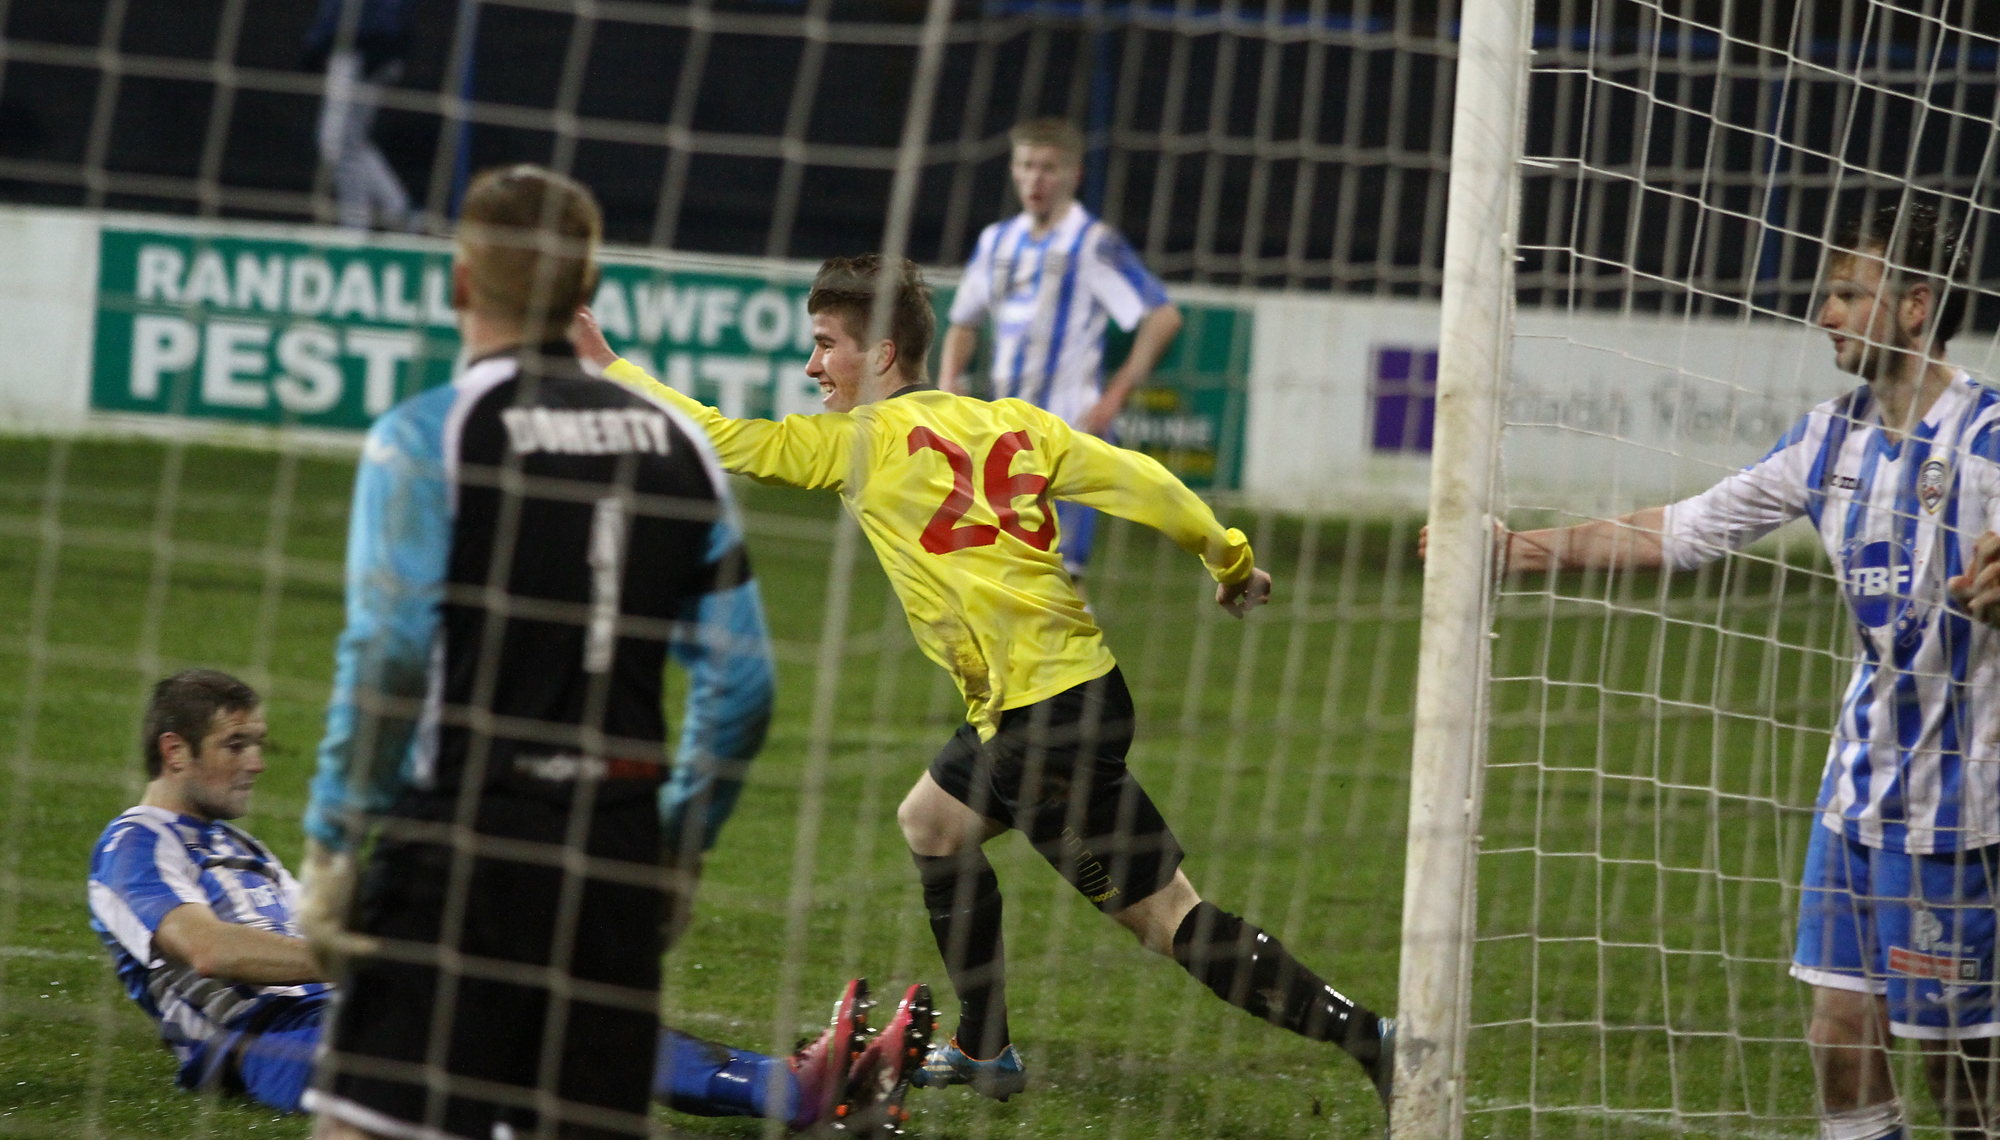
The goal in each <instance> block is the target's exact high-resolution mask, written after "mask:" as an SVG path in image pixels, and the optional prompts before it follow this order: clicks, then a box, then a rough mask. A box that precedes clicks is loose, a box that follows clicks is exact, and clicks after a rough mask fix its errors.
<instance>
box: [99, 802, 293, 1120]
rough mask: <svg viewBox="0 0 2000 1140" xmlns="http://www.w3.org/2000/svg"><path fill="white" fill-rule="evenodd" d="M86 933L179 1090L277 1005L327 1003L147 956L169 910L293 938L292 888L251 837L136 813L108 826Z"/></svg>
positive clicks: (223, 826) (157, 812) (148, 810)
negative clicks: (210, 1056)
mask: <svg viewBox="0 0 2000 1140" xmlns="http://www.w3.org/2000/svg"><path fill="white" fill-rule="evenodd" d="M89 892H90V928H91V929H92V930H95V931H96V932H97V936H98V938H100V939H102V940H103V942H104V948H105V949H106V950H109V951H110V952H111V960H112V964H113V965H114V966H115V967H116V968H117V970H118V980H119V981H121V982H123V983H124V984H125V993H126V995H127V996H129V997H130V998H131V999H132V1000H133V1001H135V1002H137V1003H139V1008H141V1009H143V1010H145V1011H146V1013H147V1014H148V1015H150V1016H151V1017H152V1018H153V1019H154V1020H155V1021H157V1022H159V1025H160V1039H161V1040H162V1041H164V1042H166V1043H167V1045H168V1046H169V1047H171V1048H172V1049H173V1051H174V1053H175V1055H176V1056H177V1057H179V1058H180V1062H181V1081H182V1083H183V1084H187V1085H190V1086H193V1085H195V1084H197V1083H198V1080H197V1070H199V1069H201V1068H202V1067H203V1065H202V1060H203V1056H204V1051H205V1048H206V1046H207V1045H208V1043H209V1042H210V1041H211V1040H213V1039H215V1038H217V1037H220V1036H223V1035H225V1034H228V1033H230V1032H231V1031H233V1030H236V1029H240V1028H242V1027H243V1026H245V1025H246V1024H247V1023H249V1022H250V1021H252V1020H253V1019H255V1018H256V1017H257V1016H258V1015H259V1014H261V1013H266V1012H270V1011H271V1007H272V1006H274V1005H278V1004H285V1005H291V1004H295V1003H300V1002H317V1001H321V1000H324V997H323V995H326V994H328V992H329V991H330V990H331V989H332V987H331V986H328V985H327V984H325V983H324V982H308V983H306V984H304V985H296V986H254V985H235V984H232V983H230V982H226V981H223V980H221V979H218V978H205V977H203V976H201V975H200V974H197V973H195V971H194V969H193V968H192V967H190V966H188V965H186V964H185V963H180V962H169V961H168V960H167V959H166V958H164V957H162V956H161V955H160V954H158V953H157V952H156V951H155V950H154V948H153V934H154V932H155V931H157V930H159V928H160V922H161V921H162V920H163V919H165V918H166V917H167V915H168V913H169V912H171V911H173V910H174V909H175V908H176V907H179V906H183V905H186V904H195V905H199V906H206V907H207V908H209V909H210V910H212V911H214V912H215V917H217V918H219V919H221V920H222V921H224V922H234V923H239V924H241V925H243V926H254V927H256V928H257V929H259V930H269V931H271V932H273V933H276V934H288V935H291V936H292V937H294V938H296V937H300V931H299V927H298V922H297V919H296V917H295V916H296V914H297V910H298V904H299V885H298V883H297V882H295V881H294V880H293V879H292V876H291V872H289V871H287V870H285V865H284V864H283V863H280V862H279V861H278V857H277V856H276V855H273V854H272V853H271V849H270V848H268V847H266V846H264V845H263V844H262V843H259V842H258V841H257V840H256V839H255V838H253V837H252V836H251V835H250V833H249V832H247V831H244V830H243V829H242V828H239V827H236V826H234V825H232V824H229V823H225V822H222V821H220V820H218V821H215V822H212V823H210V822H204V821H202V820H199V819H195V818H193V817H192V816H185V815H177V814H175V813H174V812H170V811H168V810H166V809H165V808H157V807H146V806H144V805H141V806H139V807H135V808H132V809H130V810H128V811H126V812H125V813H124V814H123V815H120V816H119V817H118V818H117V819H114V820H112V821H111V824H110V826H108V827H106V828H105V829H104V834H103V835H102V836H101V837H99V839H98V841H97V847H96V849H95V850H93V851H92V852H91V856H90V887H89Z"/></svg>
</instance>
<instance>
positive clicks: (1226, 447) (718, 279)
mask: <svg viewBox="0 0 2000 1140" xmlns="http://www.w3.org/2000/svg"><path fill="white" fill-rule="evenodd" d="M99 255H100V257H99V265H100V269H99V273H98V294H97V320H96V332H95V352H94V358H93V366H92V369H91V388H90V406H91V408H92V409H93V410H95V411H101V412H117V413H126V414H133V413H136V414H142V415H160V416H178V417H187V418H192V419H199V420H211V421H220V422H225V423H236V424H250V425H264V426H272V427H278V426H295V427H305V428H320V429H333V430H348V431H359V430H364V429H366V428H367V426H368V425H369V424H370V423H372V422H373V421H374V419H375V417H376V416H379V415H381V414H382V413H383V412H385V411H387V410H388V409H389V408H390V407H392V406H394V405H395V403H396V402H397V401H398V400H401V399H403V398H404V397H406V396H409V395H413V394H415V393H417V392H420V391H423V390H424V389H426V388H432V387H436V386H437V385H440V384H444V383H447V382H449V380H450V379H451V375H452V372H453V369H454V367H455V366H456V364H457V362H458V355H459V339H458V329H457V323H456V319H455V315H454V314H453V312H452V310H451V301H450V296H451V290H450V271H451V250H450V247H449V246H448V245H445V244H444V243H429V242H416V241H410V242H404V243H398V244H364V243H362V242H358V241H357V242H352V243H342V242H338V241H328V242H311V241H300V240H285V239H267V238H259V237H250V236H242V235H218V234H208V233H195V232H173V231H170V230H164V229H161V230H154V229H146V230H137V229H120V228H114V227H106V228H105V229H104V230H103V231H102V236H101V238H100V243H99ZM809 280H810V273H809V269H808V267H803V266H802V267H800V269H799V271H798V272H797V273H795V274H789V275H787V274H783V273H780V274H776V275H769V274H767V275H758V274H753V273H729V272H711V271H686V270H680V269H668V268H664V267H661V266H659V265H655V264H647V263H644V262H640V261H636V260H621V259H619V258H617V257H616V256H608V257H607V258H606V259H605V264H604V279H603V283H602V285H601V286H600V287H599V289H598V292H597V295H596V298H595V300H594V302H593V308H594V310H595V312H596V314H597V319H598V323H599V324H600V325H602V326H603V328H604V332H605V336H606V338H607V339H609V340H610V342H611V345H612V347H613V348H615V349H617V350H618V351H619V352H620V353H622V354H624V355H625V356H626V357H627V358H629V359H631V360H632V361H633V362H634V363H636V364H638V365H639V366H640V367H642V368H644V369H646V370H647V371H648V372H651V373H652V374H654V375H655V376H658V377H659V378H660V379H661V380H663V381H665V382H666V383H668V384H670V385H672V386H673V387H675V388H678V389H680V390H681V391H684V392H688V393H690V394H692V395H693V396H695V397H696V398H697V399H700V400H703V401H705V402H707V403H709V404H712V405H714V406H716V407H717V408H719V409H721V410H722V411H723V413H724V414H726V415H730V416H752V417H777V416H784V415H789V414H792V413H810V412H816V411H818V410H820V391H819V386H818V384H816V383H815V382H814V381H813V380H812V379H811V378H810V377H808V376H807V375H806V374H805V371H804V369H805V362H806V358H807V356H808V355H810V353H811V351H812V330H811V322H810V319H809V318H808V317H807V315H806V311H805V301H806V294H807V291H808V284H809ZM947 293H948V291H945V290H940V294H941V295H940V297H939V298H938V306H939V309H940V315H942V310H943V309H944V308H945V307H946V305H947V304H948V302H949V296H948V295H946V294H947ZM1184 309H1185V310H1186V312H1187V318H1188V320H1187V326H1186V329H1185V331H1183V332H1182V334H1181V336H1180V338H1179V340H1177V341H1176V342H1175V344H1174V346H1173V347H1172V348H1171V349H1170V350H1169V352H1168V354H1167V356H1166V358H1165V359H1164V360H1163V361H1162V363H1161V366H1160V368H1159V369H1158V370H1157V372H1156V374H1155V377H1154V380H1153V382H1152V383H1151V384H1149V385H1148V386H1147V387H1146V388H1145V389H1142V390H1141V391H1140V392H1139V393H1138V394H1137V395H1136V396H1135V397H1134V398H1133V400H1132V402H1131V404H1130V405H1129V406H1128V407H1127V409H1126V412H1125V415H1124V416H1122V417H1121V418H1120V420H1119V430H1120V433H1121V439H1120V442H1122V443H1124V444H1125V445H1126V446H1128V447H1135V448H1137V449H1138V450H1141V451H1144V452H1146V453H1148V454H1150V455H1153V456H1154V457H1155V458H1158V459H1159V460H1161V461H1162V462H1163V463H1165V464H1166V465H1167V466H1168V467H1169V468H1170V469H1172V470H1174V471H1175V472H1176V473H1177V474H1179V475H1181V476H1182V477H1183V478H1184V479H1186V480H1187V481H1188V483H1189V484H1190V485H1192V486H1197V487H1207V486H1216V487H1230V486H1234V485H1236V480H1237V475H1238V472H1239V471H1240V469H1241V464H1242V456H1241V452H1242V436H1243V404H1244V391H1245V387H1246V384H1245V377H1246V376H1247V374H1248V360H1249V343H1250V313H1249V311H1248V310H1247V309H1238V308H1232V307H1225V306H1202V305H1193V306H1184ZM1127 347H1129V340H1128V341H1127V342H1125V343H1124V344H1120V343H1116V342H1115V341H1114V343H1113V344H1112V345H1111V346H1110V354H1111V355H1110V363H1111V366H1114V367H1115V365H1116V361H1117V360H1118V359H1122V356H1123V352H1124V350H1125V348H1127Z"/></svg>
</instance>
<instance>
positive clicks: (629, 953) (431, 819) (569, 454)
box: [302, 166, 931, 1140]
mask: <svg viewBox="0 0 2000 1140" xmlns="http://www.w3.org/2000/svg"><path fill="white" fill-rule="evenodd" d="M600 229H601V226H600V222H599V214H598V209H597V205H596V203H595V201H594V200H592V198H591V196H590V193H589V191H587V190H585V189H584V188H583V187H582V186H580V185H578V184H576V183H575V182H572V181H570V180H569V179H566V178H563V177H561V176H559V175H556V174H553V173H551V172H549V171H547V170H543V169H540V168H538V167H528V166H522V167H513V168H509V169H505V170H499V171H493V172H489V173H487V174H485V175H482V176H481V177H480V178H478V179H477V180H475V181H474V182H473V184H472V186H471V188H470V189H469V190H468V192H467V194H466V198H465V205H464V212H463V222H462V225H461V229H460V233H459V250H458V256H457V259H456V262H455V264H454V266H453V289H454V297H453V303H454V305H455V307H456V308H457V309H458V310H459V317H460V328H461V332H462V333H463V336H464V341H465V345H466V349H467V355H468V357H469V359H470V363H469V364H468V365H467V366H466V368H465V369H464V370H463V371H462V372H461V373H460V375H459V376H458V377H457V378H456V379H455V380H454V382H453V383H452V384H451V386H449V387H447V388H440V389H436V390H433V391H430V392H426V393H424V394H422V395H419V396H416V397H413V398H411V399H409V400H407V401H405V402H403V403H402V404H400V405H398V406H397V407H396V408H394V409H392V410H391V411H390V412H389V413H388V414H387V415H385V416H384V417H383V418H382V419H381V420H380V421H378V422H377V424H376V425H375V427H374V429H373V430H371V431H370V433H369V436H368V439H367V443H366V445H365V447H364V450H363V455H362V461H361V465H360V469H359V471H358V473H357V475H356V483H355V495H354V505H353V517H352V520H351V529H350V535H349V543H348V552H347V557H348V571H347V626H346V629H345V631H344V632H343V633H342V635H341V638H340V643H339V650H338V659H337V667H336V673H335V682H334V693H333V697H332V700H331V701H330V703H329V706H328V711H327V729H326V736H325V738H324V740H323V742H322V743H321V746H320V754H319V771H318V774H317V776H316V777H315V779H314V781H313V784H312V796H311V802H310V803H309V805H308V808H307V812H306V820H305V830H306V834H307V836H308V839H309V846H308V853H307V886H306V902H305V908H304V909H305V913H304V915H303V916H302V917H303V922H302V925H303V926H304V927H305V929H306V933H307V935H308V937H309V938H310V939H311V940H312V941H313V943H314V945H315V946H316V947H318V948H319V949H320V950H321V951H322V955H321V956H322V957H323V958H325V959H327V960H328V964H329V965H330V966H331V967H332V968H327V969H325V970H324V975H325V976H326V978H327V980H337V981H339V982H340V989H339V998H338V1004H337V1005H336V1007H335V1011H334V1014H333V1017H332V1019H331V1021H330V1023H329V1025H328V1026H327V1028H326V1031H325V1037H324V1045H323V1047H322V1048H321V1050H320V1061H319V1066H318V1072H317V1073H316V1075H315V1078H314V1083H313V1087H312V1088H311V1089H310V1090H308V1091H307V1092H306V1094H305V1096H304V1104H305V1107H306V1108H308V1109H309V1110H310V1111H313V1112H315V1113H317V1114H319V1117H320V1119H319V1126H318V1132H317V1135H318V1136H319V1137H321V1140H347V1138H353V1137H366V1136H377V1137H390V1138H396V1140H402V1138H422V1140H439V1138H447V1137H462V1138H465V1140H514V1138H516V1137H519V1138H521V1140H525V1138H526V1137H529V1136H551V1137H560V1138H562V1140H596V1138H605V1140H609V1138H612V1137H640V1136H646V1135H648V1134H649V1124H648V1111H649V1107H650V1103H651V1101H652V1099H654V1098H655V1097H657V1098H658V1099H660V1100H662V1101H667V1102H669V1103H672V1104H674V1105H675V1106H676V1107H682V1108H687V1109H690V1110H694V1111H707V1112H710V1113H711V1114H715V1115H731V1114H741V1115H757V1116H766V1117H774V1118H777V1119H780V1120H784V1121H786V1122H787V1123H790V1124H792V1125H794V1126H801V1125H806V1124H810V1123H812V1122H814V1121H815V1120H823V1119H825V1118H828V1117H831V1116H834V1115H836V1114H838V1115H841V1116H842V1118H843V1120H844V1121H845V1120H851V1119H852V1118H853V1117H852V1116H851V1115H849V1114H846V1113H844V1112H843V1111H842V1110H845V1109H849V1108H855V1107H863V1108H869V1109H874V1108H877V1107H878V1106H881V1105H882V1104H883V1103H884V1101H885V1100H890V1101H892V1103H891V1105H890V1107H895V1105H894V1103H893V1101H894V1100H896V1099H898V1098H900V1092H901V1088H902V1087H903V1086H905V1085H906V1084H907V1078H908V1076H909V1074H910V1073H911V1072H912V1071H913V1070H914V1068H915V1065H916V1063H917V1061H918V1060H920V1058H921V1053H922V1050H923V1048H924V1047H925V1045H927V1043H928V1038H929V1031H930V1022H931V1016H930V1010H929V997H928V993H927V992H926V991H925V990H924V988H923V987H922V986H912V987H910V990H909V991H908V993H907V994H906V995H905V997H904V1001H903V1003H902V1005H901V1006H900V1007H899V1009H898V1010H897V1011H896V1015H895V1016H894V1017H893V1018H892V1019H891V1021H890V1023H889V1025H888V1026H886V1027H885V1028H884V1029H883V1030H882V1031H881V1032H880V1033H879V1034H876V1035H875V1036H874V1037H873V1038H872V1040H871V1039H870V1038H869V1037H868V1035H867V1033H866V1025H865V1021H866V1005H865V999H866V992H865V983H861V982H859V981H858V980H857V981H856V982H854V983H850V984H849V987H848V989H847V992H846V993H844V994H843V996H842V998H841V1001H840V1003H839V1005H838V1007H837V1010H836V1013H835V1019H834V1025H833V1027H832V1029H831V1030H829V1031H828V1032H827V1033H825V1034H822V1035H821V1036H820V1038H819V1039H818V1040H817V1041H815V1042H814V1043H812V1044H811V1045H809V1046H807V1047H806V1048H805V1049H803V1050H802V1051H801V1053H800V1054H799V1055H798V1056H795V1057H793V1058H790V1059H774V1058H767V1057H760V1056H758V1055H756V1054H750V1053H744V1052H740V1051H733V1050H729V1049H726V1048H723V1047H721V1046H716V1045H712V1044H711V1043H707V1042H701V1041H698V1040H695V1039H692V1038H688V1037H685V1036H683V1035H679V1034H674V1033H672V1032H668V1033H664V1034H660V1033H659V1024H658V1009H659V1002H660V956H661V952H662V950H663V948H664V941H665V939H664V937H663V934H662V931H663V927H664V926H665V925H666V920H667V918H668V917H669V914H670V912H671V911H674V910H677V909H678V906H679V904H680V903H682V902H684V901H685V899H686V897H687V896H688V894H689V893H690V892H691V890H692V873H691V872H686V873H682V872H677V871H676V868H692V867H695V866H698V857H699V852H700V851H701V850H702V849H703V848H705V847H706V846H707V843H708V842H709V840H710V838H711V837H712V835H713V833H714V829H715V827H716V826H718V825H719V824H720V822H721V820H722V819H723V818H724V817H725V816H726V815H727V814H728V812H729V809H730V806H731V804H732V802H733V800H734V797H735V792H736V790H737V789H738V788H739V787H740V773H739V771H738V770H739V769H740V768H741V766H742V765H743V764H744V763H745V762H747V761H748V760H749V759H750V758H751V757H752V756H754V755H755V754H756V752H757V750H758V748H759V747H760V746H761V744H762V741H763V737H764V731H765V726H766V724H767V722H768V719H769V715H770V709H771V694H772V676H771V663H770V650H769V640H768V636H767V635H766V633H765V628H764V618H763V612H762V609H761V607H760V605H759V602H758V598H757V593H756V588H755V585H754V583H753V582H752V581H751V577H750V569H749V564H748V561H747V559H746V557H745V555H744V552H743V545H742V529H741V525H740V523H739V520H738V518H737V515H736V510H735V507H734V506H733V504H732V502H731V500H730V498H729V494H728V488H727V485H726V483H725V481H724V478H723V475H722V471H721V468H720V467H719V466H718V465H717V463H716V461H715V456H714V453H713V452H712V451H711V450H710V448H709V446H708V444H707V441H706V440H705V439H704V437H703V436H702V433H701V431H700V430H699V429H698V428H695V427H694V426H693V425H692V424H691V423H689V422H688V421H687V420H686V419H685V418H684V417H683V416H682V415H681V414H680V413H678V412H677V411H675V410H674V409H673V408H671V407H669V406H667V405H664V404H662V403H660V402H658V401H656V400H653V399H650V398H648V397H646V396H644V395H642V394H640V393H636V392H634V391H632V390H631V389H629V388H626V387H623V386H620V385H618V384H614V383H611V382H609V381H605V380H602V379H598V378H594V377H592V376H590V375H588V374H587V373H585V372H584V371H583V370H582V369H581V368H579V367H578V364H577V361H576V359H575V356H574V353H573V351H572V350H571V348H570V346H569V343H568V341H567V340H566V339H565V333H566V331H567V327H568V324H569V320H570V314H571V313H572V312H573V311H574V310H575V308H576V306H577V304H578V303H579V302H580V301H581V299H582V298H584V297H587V296H589V294H590V292H591V290H592V289H594V288H595V286H596V278H597V271H596V267H595V265H594V257H595V250H596V245H597V241H598V235H599V232H600ZM669 657H673V658H675V659H677V660H678V661H679V662H680V663H681V664H683V665H684V666H686V667H687V669H688V672H689V674H690V684H689V686H688V702H687V707H686V713H685V716H684V719H683V721H682V724H681V733H680V738H681V739H680V750H679V753H678V755H677V756H675V757H673V758H671V760H670V758H669V756H668V753H667V748H666V744H665V741H666V736H667V724H666V718H665V715H664V713H663V710H662V700H661V698H662V695H663V691H662V683H663V679H664V678H663V668H664V665H665V663H666V661H667V659H668V658H669ZM357 876H358V882H357ZM350 898H351V900H352V901H351V906H350ZM340 956H345V957H346V958H347V962H346V964H345V968H344V969H343V968H340V966H339V964H338V963H337V962H335V961H334V959H336V958H338V957H340ZM656 1035H657V1036H656ZM656 1069H657V1081H656ZM894 1119H895V1117H894V1116H890V1117H889V1118H888V1120H887V1121H886V1122H890V1123H892V1122H893V1120H894ZM849 1131H853V1130H852V1129H849Z"/></svg>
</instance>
